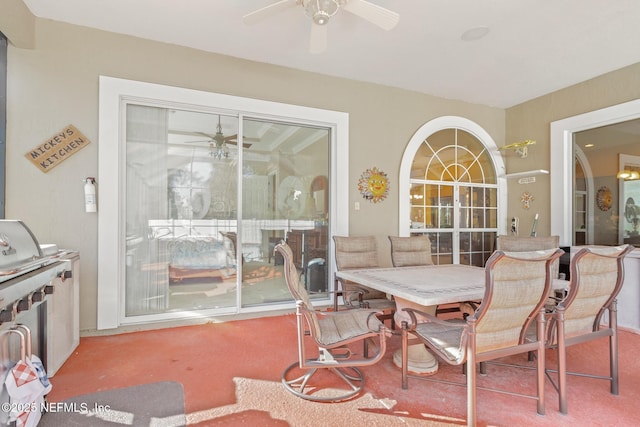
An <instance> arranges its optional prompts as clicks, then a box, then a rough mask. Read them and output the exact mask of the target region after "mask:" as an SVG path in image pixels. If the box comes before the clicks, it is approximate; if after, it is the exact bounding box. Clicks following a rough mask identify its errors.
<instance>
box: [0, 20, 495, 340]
mask: <svg viewBox="0 0 640 427" xmlns="http://www.w3.org/2000/svg"><path fill="white" fill-rule="evenodd" d="M35 23H36V25H35V28H36V36H35V48H34V49H20V48H17V47H15V46H13V45H10V47H9V58H8V62H9V65H8V100H7V102H8V119H7V199H6V202H7V203H6V216H7V218H18V219H22V220H24V221H25V222H26V223H27V224H28V225H29V226H30V227H31V228H32V229H33V232H34V233H35V234H36V236H38V237H39V239H40V240H41V243H47V242H52V243H57V244H58V245H59V246H61V247H65V248H70V249H76V250H79V251H80V254H81V277H80V279H81V289H80V299H81V306H80V324H81V329H82V330H91V329H94V328H95V326H96V304H97V298H96V293H97V259H98V254H97V237H98V235H97V223H98V220H97V216H98V215H100V213H98V214H88V213H85V212H84V202H83V186H82V180H83V179H84V178H85V177H88V176H97V171H98V144H99V143H100V141H98V76H99V75H107V76H112V77H119V78H126V79H133V80H141V81H147V82H153V83H160V84H166V85H173V86H181V87H186V88H193V89H199V90H206V91H211V92H219V93H226V94H232V95H236V96H244V97H252V98H259V99H264V100H269V101H277V102H285V103H290V104H299V105H305V106H311V107H317V108H324V109H330V110H337V111H344V112H347V113H349V115H350V165H349V167H350V170H349V182H344V183H339V185H346V186H348V187H349V195H350V234H354V235H358V234H375V235H376V236H378V240H379V242H380V244H381V248H382V249H381V252H383V254H382V255H381V257H383V261H384V262H387V261H388V259H387V258H388V257H387V256H385V255H387V253H386V252H384V250H385V248H387V246H386V245H388V243H387V239H386V236H387V235H388V234H397V232H398V192H397V184H398V171H399V167H400V161H401V157H402V153H403V150H404V147H405V145H406V144H407V142H408V141H409V139H410V138H411V136H412V134H413V133H414V132H415V131H416V130H417V129H418V128H419V127H420V126H421V125H423V124H424V123H426V122H427V121H429V120H431V119H433V118H435V117H439V116H442V115H458V116H463V117H465V118H468V119H470V120H473V121H475V122H476V123H478V124H479V125H480V126H482V127H483V128H484V129H485V130H486V131H487V132H488V133H489V134H490V135H491V136H492V138H493V139H494V140H495V142H496V143H497V144H498V145H502V144H504V129H505V118H504V116H505V112H504V110H501V109H497V108H491V107H486V106H481V105H473V104H469V103H464V102H459V101H452V100H446V99H442V98H437V97H433V96H428V95H423V94H419V93H414V92H408V91H404V90H398V89H393V88H389V87H383V86H379V85H373V84H367V83H361V82H356V81H350V80H345V79H337V78H333V77H327V76H322V75H318V74H313V73H307V72H301V71H295V70H292V69H287V68H282V67H277V66H272V65H267V64H260V63H255V62H249V61H245V60H240V59H236V58H232V57H226V56H220V55H215V54H210V53H206V52H202V51H197V50H193V49H187V48H182V47H178V46H173V45H167V44H162V43H156V42H151V41H146V40H141V39H137V38H132V37H127V36H123V35H117V34H112V33H107V32H102V31H98V30H92V29H87V28H83V27H78V26H73V25H68V24H64V23H58V22H53V21H48V20H41V19H36V21H35ZM0 30H2V28H0ZM68 124H73V125H75V126H76V127H77V128H78V129H79V130H80V131H81V132H83V133H84V134H85V135H86V136H87V137H88V138H89V139H90V140H91V141H92V143H91V144H90V145H89V146H88V147H86V148H84V149H83V150H81V151H80V152H78V153H77V154H75V155H74V156H73V157H71V158H69V159H68V160H67V161H65V162H64V163H62V164H61V165H60V166H58V167H56V168H55V169H53V170H51V171H50V172H49V173H47V174H44V173H42V172H40V170H38V169H36V168H35V167H34V166H33V165H31V164H30V163H29V162H28V161H27V160H26V159H25V158H24V154H25V153H26V152H27V151H29V150H30V149H31V148H33V147H35V146H36V145H38V144H40V143H41V142H42V141H44V140H45V139H47V138H49V137H50V136H51V135H53V134H54V133H55V132H57V131H59V130H61V129H62V128H64V127H65V126H67V125H68ZM373 166H377V167H379V168H380V169H382V170H383V171H385V172H386V173H387V174H388V176H389V177H390V180H391V187H390V193H389V197H388V198H387V199H386V200H385V201H384V202H382V203H377V204H371V203H369V202H366V201H364V200H363V199H362V198H361V196H360V195H359V193H358V191H357V182H358V178H359V176H360V174H361V173H362V172H363V171H364V170H365V169H367V168H370V167H373ZM114 184H115V183H109V182H98V190H99V189H100V187H104V186H109V185H114ZM98 197H99V193H98ZM354 201H360V202H361V203H360V206H361V209H360V210H359V211H354V210H353V204H354ZM98 202H100V201H98ZM389 263H390V261H389Z"/></svg>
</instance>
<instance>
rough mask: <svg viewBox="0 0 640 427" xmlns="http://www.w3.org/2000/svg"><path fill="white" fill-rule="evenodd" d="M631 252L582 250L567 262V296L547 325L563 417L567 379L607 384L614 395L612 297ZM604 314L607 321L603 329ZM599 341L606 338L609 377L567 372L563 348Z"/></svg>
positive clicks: (615, 332) (615, 330)
mask: <svg viewBox="0 0 640 427" xmlns="http://www.w3.org/2000/svg"><path fill="white" fill-rule="evenodd" d="M633 249H634V247H633V246H630V245H623V246H616V247H597V248H596V247H592V248H583V249H581V250H579V251H578V252H577V253H576V254H575V255H574V256H573V257H572V258H571V261H570V268H571V282H570V286H569V292H568V293H567V296H566V297H565V298H564V300H562V301H561V302H560V303H558V305H557V306H556V307H555V310H554V312H553V314H552V317H551V320H550V321H549V334H550V335H549V338H550V347H554V348H557V351H558V377H557V384H555V383H554V386H555V387H556V389H557V390H558V398H559V409H560V412H561V413H563V414H566V413H567V375H572V374H573V375H579V376H582V377H589V378H597V379H605V380H608V381H609V382H610V383H611V394H613V395H617V394H618V324H617V308H616V297H617V295H618V293H619V292H620V289H621V288H622V282H623V280H624V266H623V260H624V257H625V256H626V255H627V254H628V253H629V252H631V251H632V250H633ZM605 312H608V317H609V321H608V322H607V323H606V324H604V325H603V324H602V320H603V315H604V313H605ZM601 337H609V376H606V377H605V376H601V375H592V374H585V373H580V374H576V373H572V372H568V371H567V352H566V348H567V347H569V346H572V345H576V344H580V343H583V342H586V341H590V340H594V339H598V338H601ZM595 362H596V361H594V363H595ZM548 371H550V372H553V371H551V370H548ZM549 378H550V379H552V377H551V376H549ZM552 382H553V381H552Z"/></svg>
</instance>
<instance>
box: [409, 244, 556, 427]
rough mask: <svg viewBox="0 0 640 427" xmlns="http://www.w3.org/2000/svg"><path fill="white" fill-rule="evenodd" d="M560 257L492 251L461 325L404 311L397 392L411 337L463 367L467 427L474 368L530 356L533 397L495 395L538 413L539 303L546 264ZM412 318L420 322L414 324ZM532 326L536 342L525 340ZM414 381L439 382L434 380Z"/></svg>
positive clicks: (471, 417) (547, 276)
mask: <svg viewBox="0 0 640 427" xmlns="http://www.w3.org/2000/svg"><path fill="white" fill-rule="evenodd" d="M562 253H563V251H561V250H560V249H549V250H545V251H535V252H507V253H505V252H502V251H495V252H494V253H493V254H492V255H491V257H489V259H488V260H487V263H486V266H485V282H486V287H485V293H484V297H483V299H482V303H481V304H480V306H479V307H478V309H477V310H476V312H475V313H474V314H473V315H472V316H469V317H467V319H466V322H464V323H463V324H461V323H460V322H459V321H444V320H442V319H438V318H436V317H434V316H430V315H428V314H426V313H422V312H419V311H417V310H413V309H405V310H406V311H407V312H408V313H409V315H410V316H411V319H412V321H411V325H410V326H409V325H408V324H407V322H403V325H402V388H404V389H406V388H407V387H408V369H407V361H408V340H409V334H410V333H411V334H412V335H413V336H415V337H417V338H418V339H419V340H420V341H421V342H423V343H424V344H426V345H427V347H428V348H429V349H430V350H431V351H432V352H433V353H434V354H435V355H436V356H438V357H439V358H440V359H442V360H443V361H445V362H447V363H449V364H451V365H462V364H466V372H467V375H466V387H467V423H468V425H470V426H473V425H475V423H476V370H477V369H476V364H477V363H482V362H485V361H489V360H494V359H498V358H502V357H505V356H510V355H513V354H519V353H528V352H529V351H535V352H536V353H537V366H536V371H537V381H536V383H537V386H536V395H535V396H531V395H526V396H525V395H522V394H518V393H512V392H509V391H505V390H500V391H501V392H502V393H506V394H511V395H516V396H521V397H528V398H531V399H536V400H537V410H538V413H539V414H541V415H542V414H544V412H545V406H544V377H545V365H544V363H545V334H544V332H545V310H544V303H545V301H546V299H547V297H548V295H549V292H550V291H551V272H550V270H551V263H552V262H553V261H554V260H556V259H558V258H559V257H560V255H561V254H562ZM417 315H421V316H423V317H425V318H426V319H424V320H423V321H422V322H421V323H418V322H417ZM532 323H536V324H537V337H539V338H535V337H534V340H533V341H528V340H527V339H526V338H527V337H526V332H527V329H528V327H529V325H531V324H532ZM420 378H423V379H425V380H431V381H439V380H438V379H437V375H435V376H432V377H420ZM443 382H447V381H443ZM447 383H451V382H447ZM459 385H463V384H459ZM495 391H498V390H495Z"/></svg>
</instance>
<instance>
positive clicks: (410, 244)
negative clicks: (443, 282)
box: [389, 236, 433, 267]
mask: <svg viewBox="0 0 640 427" xmlns="http://www.w3.org/2000/svg"><path fill="white" fill-rule="evenodd" d="M389 240H390V241H391V260H392V262H393V266H394V267H405V266H411V265H432V264H433V260H432V259H431V241H430V240H429V237H428V236H415V237H398V236H389Z"/></svg>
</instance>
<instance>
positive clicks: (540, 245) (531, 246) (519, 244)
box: [496, 235, 560, 279]
mask: <svg viewBox="0 0 640 427" xmlns="http://www.w3.org/2000/svg"><path fill="white" fill-rule="evenodd" d="M558 247H560V236H507V235H500V236H498V237H497V238H496V250H498V251H504V252H526V251H538V250H544V249H556V248H558ZM559 268H560V260H557V261H554V263H553V265H552V266H551V271H552V276H551V277H552V278H553V279H556V278H557V277H558V273H559Z"/></svg>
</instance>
